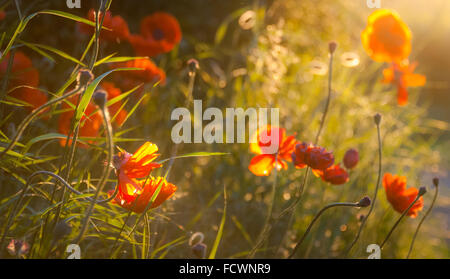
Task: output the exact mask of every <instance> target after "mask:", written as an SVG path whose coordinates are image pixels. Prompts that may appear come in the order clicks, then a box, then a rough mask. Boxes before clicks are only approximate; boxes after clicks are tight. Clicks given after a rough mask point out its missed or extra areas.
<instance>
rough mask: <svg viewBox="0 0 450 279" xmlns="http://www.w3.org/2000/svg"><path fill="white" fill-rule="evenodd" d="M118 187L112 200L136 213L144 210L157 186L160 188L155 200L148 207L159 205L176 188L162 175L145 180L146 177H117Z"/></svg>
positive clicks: (171, 194) (170, 195)
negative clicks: (140, 178)
mask: <svg viewBox="0 0 450 279" xmlns="http://www.w3.org/2000/svg"><path fill="white" fill-rule="evenodd" d="M144 183H145V185H144ZM136 185H137V186H138V188H136ZM118 187H119V192H118V194H117V196H116V197H115V199H114V200H112V202H113V203H115V204H118V205H120V206H121V207H123V208H125V209H127V210H130V211H133V212H136V213H142V212H144V210H145V208H146V207H147V205H148V204H149V202H150V200H151V197H152V196H153V194H154V193H155V191H156V190H157V189H158V187H161V189H160V191H159V193H158V196H157V197H156V199H155V201H154V202H153V203H152V204H151V205H150V208H155V207H158V206H160V205H161V204H162V203H163V202H165V201H166V200H168V199H169V198H170V197H172V196H173V194H174V193H175V191H176V190H177V187H176V186H175V185H173V184H172V183H169V182H167V181H166V180H165V179H164V178H163V177H157V178H154V177H149V179H148V180H147V182H146V179H143V180H141V181H138V180H136V179H128V180H121V179H119V186H118ZM138 189H140V190H138ZM112 192H113V191H110V192H109V194H110V195H111V193H112Z"/></svg>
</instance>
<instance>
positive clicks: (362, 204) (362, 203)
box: [358, 196, 371, 207]
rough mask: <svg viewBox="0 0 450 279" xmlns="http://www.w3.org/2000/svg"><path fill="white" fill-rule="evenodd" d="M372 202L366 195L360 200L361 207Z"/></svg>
mask: <svg viewBox="0 0 450 279" xmlns="http://www.w3.org/2000/svg"><path fill="white" fill-rule="evenodd" d="M370 203H371V201H370V198H369V197H368V196H365V197H364V198H362V199H361V200H360V201H359V202H358V206H359V207H367V206H369V205H370Z"/></svg>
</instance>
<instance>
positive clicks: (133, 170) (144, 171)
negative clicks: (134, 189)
mask: <svg viewBox="0 0 450 279" xmlns="http://www.w3.org/2000/svg"><path fill="white" fill-rule="evenodd" d="M157 151H158V146H157V145H156V144H154V143H151V142H149V141H147V142H146V143H144V144H143V145H142V146H141V147H139V149H138V150H137V151H136V152H135V153H134V154H130V153H128V152H120V153H119V154H118V155H116V156H114V167H115V168H116V170H117V175H118V176H119V179H120V178H121V177H122V176H127V177H129V178H143V177H147V176H148V175H149V174H150V172H151V171H152V170H153V169H156V168H159V167H161V164H158V163H152V162H153V161H154V160H155V159H156V158H157V157H158V156H159V154H156V152H157Z"/></svg>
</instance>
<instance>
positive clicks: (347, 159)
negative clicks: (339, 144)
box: [344, 148, 359, 169]
mask: <svg viewBox="0 0 450 279" xmlns="http://www.w3.org/2000/svg"><path fill="white" fill-rule="evenodd" d="M358 161H359V153H358V150H356V149H353V148H351V149H349V150H347V152H345V155H344V166H345V167H346V168H347V169H353V168H354V167H356V165H357V164H358Z"/></svg>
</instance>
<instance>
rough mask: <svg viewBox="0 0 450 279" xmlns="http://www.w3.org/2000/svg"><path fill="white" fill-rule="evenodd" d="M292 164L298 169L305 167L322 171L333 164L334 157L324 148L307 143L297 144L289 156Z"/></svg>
mask: <svg viewBox="0 0 450 279" xmlns="http://www.w3.org/2000/svg"><path fill="white" fill-rule="evenodd" d="M291 157H292V162H294V165H295V167H296V168H298V169H302V168H304V167H306V166H309V167H311V168H312V169H317V170H324V169H326V168H328V167H330V166H331V165H333V163H334V155H333V153H331V152H327V151H326V150H325V148H322V147H319V146H314V145H312V144H307V143H304V142H302V143H298V144H297V145H296V146H295V150H294V152H293V153H292V154H291Z"/></svg>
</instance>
